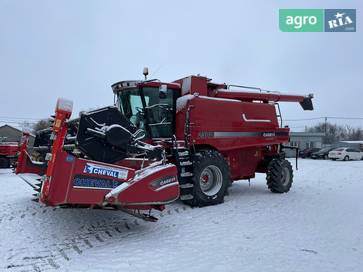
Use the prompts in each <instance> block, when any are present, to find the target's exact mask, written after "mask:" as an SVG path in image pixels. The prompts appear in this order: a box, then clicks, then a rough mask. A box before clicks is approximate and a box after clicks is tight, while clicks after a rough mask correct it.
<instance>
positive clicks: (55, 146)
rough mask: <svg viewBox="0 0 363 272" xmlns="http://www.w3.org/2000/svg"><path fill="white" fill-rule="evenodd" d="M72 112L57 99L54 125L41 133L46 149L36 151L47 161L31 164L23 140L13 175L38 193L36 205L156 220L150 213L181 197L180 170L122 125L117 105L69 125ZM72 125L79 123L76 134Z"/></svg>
mask: <svg viewBox="0 0 363 272" xmlns="http://www.w3.org/2000/svg"><path fill="white" fill-rule="evenodd" d="M71 113H72V102H71V101H68V100H64V99H58V101H57V106H56V110H55V116H53V117H54V123H53V126H52V128H51V129H48V130H46V131H45V132H44V133H43V135H42V137H43V138H47V139H45V141H46V142H47V144H48V145H47V146H36V147H34V149H35V150H41V151H43V153H45V156H44V158H43V160H44V161H43V162H38V161H33V160H32V158H31V156H30V155H29V154H28V152H27V144H28V137H29V135H27V134H24V136H23V139H22V142H21V147H20V154H19V157H18V161H17V167H16V170H15V172H16V174H18V175H19V176H20V177H21V178H22V179H23V180H24V181H26V182H27V183H28V184H29V185H31V186H32V187H33V188H34V189H35V190H36V194H34V196H35V197H36V198H35V201H40V202H42V203H44V204H46V205H49V206H60V207H64V208H72V207H73V208H101V209H117V210H122V211H125V212H127V213H130V214H132V215H134V216H137V217H140V218H142V219H144V220H148V221H156V220H157V219H156V218H155V217H153V216H151V215H150V211H151V209H156V210H160V211H161V210H163V209H164V205H165V204H168V203H170V202H173V201H174V200H176V199H178V198H179V184H178V180H177V168H176V166H175V165H174V164H170V163H166V162H165V154H164V150H163V149H162V148H161V147H160V146H155V145H149V144H146V143H143V142H141V141H140V139H141V138H143V135H140V134H142V131H140V130H136V129H135V128H133V127H132V126H131V127H128V128H129V129H131V130H133V132H130V131H129V130H128V129H127V128H125V127H124V126H122V125H121V124H126V125H129V124H128V123H127V122H126V123H125V120H123V119H122V115H121V113H120V112H119V111H117V110H116V109H115V108H113V107H107V108H103V109H98V110H96V111H93V112H87V113H83V114H81V117H80V118H79V119H76V120H75V121H72V120H71V121H68V120H69V118H70V116H71ZM98 120H108V124H107V122H103V123H102V124H100V123H98V122H97V121H98ZM72 122H73V123H74V122H76V123H77V127H76V129H77V131H76V136H74V134H75V132H74V130H73V131H72V129H73V128H74V127H73V128H72V125H74V124H73V123H72ZM41 134H42V133H40V135H41ZM37 140H38V142H39V141H40V140H39V139H37ZM37 140H36V141H37ZM40 142H41V141H40ZM43 142H44V139H43ZM69 142H73V143H74V144H68V143H69ZM130 154H132V156H131V157H128V156H129V155H130ZM96 158H98V159H96ZM144 211H149V213H145V212H144Z"/></svg>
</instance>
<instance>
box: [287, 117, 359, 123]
mask: <svg viewBox="0 0 363 272" xmlns="http://www.w3.org/2000/svg"><path fill="white" fill-rule="evenodd" d="M322 119H323V120H325V119H335V120H363V117H336V116H324V117H314V118H302V119H284V121H288V122H300V121H315V120H322Z"/></svg>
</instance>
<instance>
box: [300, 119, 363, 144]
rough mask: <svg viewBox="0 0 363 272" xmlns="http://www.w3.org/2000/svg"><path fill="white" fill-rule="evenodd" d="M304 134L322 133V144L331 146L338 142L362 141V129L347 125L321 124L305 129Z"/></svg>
mask: <svg viewBox="0 0 363 272" xmlns="http://www.w3.org/2000/svg"><path fill="white" fill-rule="evenodd" d="M305 132H311V133H314V132H320V133H324V134H325V136H324V137H323V143H324V144H333V143H336V142H339V141H362V140H363V129H362V128H357V127H352V126H348V125H337V124H332V123H329V122H322V123H319V124H317V125H315V126H312V127H306V128H305Z"/></svg>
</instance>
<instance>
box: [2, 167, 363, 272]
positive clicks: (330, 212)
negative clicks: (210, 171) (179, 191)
mask: <svg viewBox="0 0 363 272" xmlns="http://www.w3.org/2000/svg"><path fill="white" fill-rule="evenodd" d="M362 169H363V161H355V162H340V161H339V162H333V161H312V160H300V169H299V171H297V172H295V179H294V185H293V187H292V190H291V191H290V192H289V193H288V194H283V195H277V194H272V193H270V192H269V191H268V190H267V187H266V185H265V179H264V176H263V175H259V176H258V177H257V178H256V179H255V180H252V181H251V185H250V186H249V185H248V182H243V181H241V182H237V183H234V184H233V185H232V187H231V189H230V194H229V196H227V197H226V199H225V203H224V204H222V205H218V206H213V207H205V208H195V209H191V208H189V207H188V206H184V205H183V204H181V203H175V204H173V205H170V206H169V207H168V208H167V209H166V210H165V211H164V212H163V213H161V214H159V213H157V214H156V215H158V216H159V217H160V220H159V221H158V222H157V223H148V222H143V221H140V220H138V219H135V218H133V217H131V216H129V215H126V214H123V213H121V212H112V211H96V210H74V209H73V210H71V209H54V208H49V207H42V206H40V205H39V204H38V203H35V202H32V201H30V196H31V194H32V193H33V192H32V189H31V188H30V187H29V186H28V185H27V184H26V183H25V182H23V181H22V180H21V179H20V178H18V177H17V176H15V175H14V174H12V173H11V172H10V170H0V186H1V191H0V210H1V212H0V270H1V271H183V272H184V271H208V272H211V271H249V272H251V271H259V272H260V271H288V272H291V271H304V272H306V271H319V272H322V271H329V272H330V271H363V198H362V195H363V171H362Z"/></svg>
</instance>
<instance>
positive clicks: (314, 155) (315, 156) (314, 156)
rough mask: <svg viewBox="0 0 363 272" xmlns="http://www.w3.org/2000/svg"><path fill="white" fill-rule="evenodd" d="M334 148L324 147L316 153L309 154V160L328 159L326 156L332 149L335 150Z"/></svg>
mask: <svg viewBox="0 0 363 272" xmlns="http://www.w3.org/2000/svg"><path fill="white" fill-rule="evenodd" d="M335 148H336V147H325V148H322V149H320V150H319V151H318V152H314V153H312V154H311V158H312V159H314V160H315V159H324V160H326V159H328V154H329V152H330V151H332V150H333V149H335Z"/></svg>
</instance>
